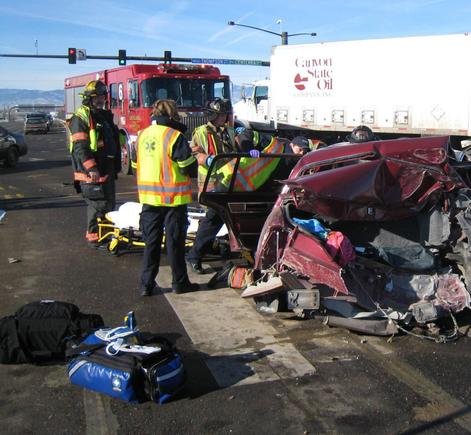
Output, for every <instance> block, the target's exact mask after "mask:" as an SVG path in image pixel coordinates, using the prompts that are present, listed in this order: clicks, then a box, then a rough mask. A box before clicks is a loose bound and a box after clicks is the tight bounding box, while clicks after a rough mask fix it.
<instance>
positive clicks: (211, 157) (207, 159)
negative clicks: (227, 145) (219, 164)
mask: <svg viewBox="0 0 471 435" xmlns="http://www.w3.org/2000/svg"><path fill="white" fill-rule="evenodd" d="M213 160H214V156H213V155H209V156H208V157H207V158H206V166H207V167H208V168H209V167H210V166H211V162H212V161H213Z"/></svg>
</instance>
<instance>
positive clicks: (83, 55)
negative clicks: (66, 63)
mask: <svg viewBox="0 0 471 435" xmlns="http://www.w3.org/2000/svg"><path fill="white" fill-rule="evenodd" d="M77 60H87V50H85V48H77Z"/></svg>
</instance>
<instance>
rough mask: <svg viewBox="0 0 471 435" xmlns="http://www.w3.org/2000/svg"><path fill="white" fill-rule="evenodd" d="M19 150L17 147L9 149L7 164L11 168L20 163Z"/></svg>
mask: <svg viewBox="0 0 471 435" xmlns="http://www.w3.org/2000/svg"><path fill="white" fill-rule="evenodd" d="M18 157H19V156H18V150H17V149H16V148H15V147H10V148H8V151H7V158H6V164H7V166H9V167H10V168H14V167H15V166H16V164H17V163H18Z"/></svg>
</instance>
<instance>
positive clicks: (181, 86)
mask: <svg viewBox="0 0 471 435" xmlns="http://www.w3.org/2000/svg"><path fill="white" fill-rule="evenodd" d="M91 80H102V81H103V82H104V83H106V85H107V86H108V95H109V97H108V102H107V105H108V108H109V109H110V110H111V111H112V112H113V114H114V121H115V123H116V125H118V127H119V129H120V130H121V131H122V132H123V133H124V134H125V135H126V138H127V143H126V145H125V146H124V147H123V149H122V160H123V162H122V163H123V165H122V167H123V172H124V173H131V172H132V169H131V160H134V161H135V155H136V153H135V146H136V139H137V133H138V131H139V130H142V129H144V128H146V127H147V126H149V124H150V112H151V110H152V104H153V103H154V102H155V101H156V100H158V99H167V98H168V99H172V100H175V101H176V102H177V105H178V108H179V113H180V116H181V120H182V122H183V123H184V124H185V125H186V126H187V127H188V131H187V137H188V138H190V136H191V133H192V131H193V130H194V128H195V127H197V126H199V125H202V124H204V123H206V122H207V121H208V119H207V115H206V112H205V107H206V104H207V102H208V101H210V100H213V99H214V98H230V85H229V77H228V76H226V75H221V73H220V71H219V69H218V68H216V67H214V66H212V65H191V64H190V65H186V64H159V65H128V66H123V67H118V68H113V69H107V70H102V71H98V72H94V73H89V74H83V75H80V76H75V77H69V78H66V79H65V83H64V89H65V112H66V117H70V116H72V114H73V113H74V111H75V110H76V109H77V108H78V107H79V106H80V104H81V100H82V98H81V96H80V94H81V92H82V91H83V88H84V87H85V85H86V84H87V83H88V82H89V81H91Z"/></svg>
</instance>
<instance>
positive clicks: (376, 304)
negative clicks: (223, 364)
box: [200, 137, 471, 335]
mask: <svg viewBox="0 0 471 435" xmlns="http://www.w3.org/2000/svg"><path fill="white" fill-rule="evenodd" d="M461 156H462V153H460V152H456V151H453V150H451V149H450V148H449V144H448V137H427V138H425V137H424V138H411V139H395V140H385V141H375V142H367V143H359V144H343V143H342V144H337V145H332V146H330V147H327V148H323V149H320V150H317V151H313V152H311V153H309V154H307V155H305V156H303V157H302V158H301V159H300V160H299V161H298V163H297V164H296V166H295V167H294V169H293V170H292V171H291V174H290V175H289V177H288V179H285V180H281V181H280V189H279V190H277V189H276V188H274V183H271V189H268V190H267V189H262V190H261V191H254V192H235V191H233V190H231V188H232V187H233V185H234V183H232V184H231V188H230V189H229V191H228V192H203V193H202V195H201V197H200V201H201V202H202V203H203V204H205V205H208V206H210V207H213V208H215V209H216V211H218V212H219V213H220V215H221V216H222V217H223V219H224V220H225V223H226V225H227V227H228V229H229V234H230V238H231V247H232V249H233V250H242V251H245V252H250V251H251V250H254V249H255V244H256V243H257V246H256V251H255V262H254V269H255V270H257V271H259V279H258V280H257V282H255V283H254V284H252V285H250V286H249V287H247V288H246V289H245V291H244V292H243V294H242V296H243V297H254V298H256V300H258V301H259V302H261V303H262V306H265V307H266V309H267V311H270V310H272V311H275V310H276V309H277V308H279V306H285V307H286V308H288V309H289V310H293V311H294V312H296V313H297V314H298V315H301V316H306V315H312V314H314V315H315V314H321V315H324V316H326V315H328V317H326V318H327V319H328V323H329V324H331V325H339V326H344V327H347V328H349V329H352V330H357V331H361V332H365V333H371V334H378V335H386V334H394V333H396V332H398V329H403V328H408V327H409V326H415V325H424V324H427V323H429V322H434V321H436V320H437V319H439V318H442V317H449V316H450V315H451V316H453V314H454V313H458V312H460V311H463V310H464V309H466V308H469V307H470V299H471V298H470V293H469V291H468V289H469V288H471V281H470V280H471V269H470V268H471V261H470V260H471V253H470V246H469V241H470V240H471V238H470V237H471V189H470V179H469V174H471V172H470V171H471V163H470V162H468V161H460V160H461ZM273 157H274V156H273V155H272V156H269V155H265V156H263V158H273ZM236 167H237V165H236ZM233 176H234V177H236V176H237V175H236V173H235V174H234V175H233Z"/></svg>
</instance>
